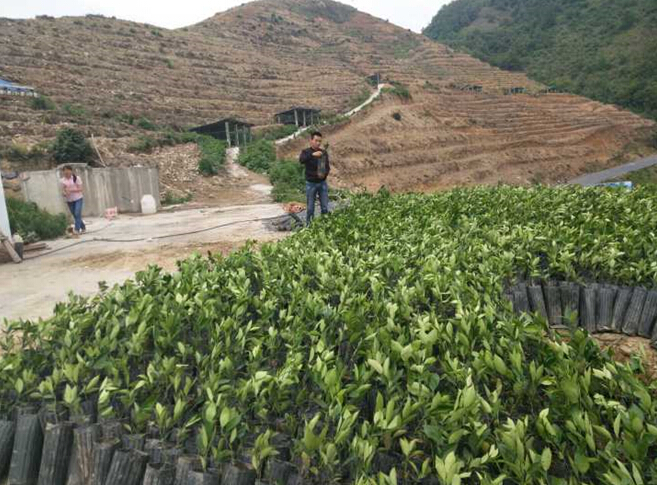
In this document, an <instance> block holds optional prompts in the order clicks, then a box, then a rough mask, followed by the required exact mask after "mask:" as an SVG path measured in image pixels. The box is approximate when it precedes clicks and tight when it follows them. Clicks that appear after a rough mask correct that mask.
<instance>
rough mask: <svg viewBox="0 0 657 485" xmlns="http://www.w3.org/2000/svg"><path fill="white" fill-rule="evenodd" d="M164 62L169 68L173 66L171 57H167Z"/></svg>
mask: <svg viewBox="0 0 657 485" xmlns="http://www.w3.org/2000/svg"><path fill="white" fill-rule="evenodd" d="M165 63H166V65H167V67H168V68H169V69H173V68H174V65H173V61H172V60H171V59H167V60H166V61H165Z"/></svg>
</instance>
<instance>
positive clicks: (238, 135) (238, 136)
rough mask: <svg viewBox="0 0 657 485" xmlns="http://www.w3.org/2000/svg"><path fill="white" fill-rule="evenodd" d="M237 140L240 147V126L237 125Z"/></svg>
mask: <svg viewBox="0 0 657 485" xmlns="http://www.w3.org/2000/svg"><path fill="white" fill-rule="evenodd" d="M235 138H236V139H237V142H236V143H235V145H236V146H240V125H238V124H235Z"/></svg>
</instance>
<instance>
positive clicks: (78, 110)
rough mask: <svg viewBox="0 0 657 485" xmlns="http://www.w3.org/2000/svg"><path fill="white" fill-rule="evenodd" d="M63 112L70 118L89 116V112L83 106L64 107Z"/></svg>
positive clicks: (69, 104) (68, 104)
mask: <svg viewBox="0 0 657 485" xmlns="http://www.w3.org/2000/svg"><path fill="white" fill-rule="evenodd" d="M62 111H63V112H64V113H65V114H67V115H69V116H84V115H86V114H87V110H86V109H84V107H83V106H80V105H77V104H71V103H66V104H65V105H64V106H62Z"/></svg>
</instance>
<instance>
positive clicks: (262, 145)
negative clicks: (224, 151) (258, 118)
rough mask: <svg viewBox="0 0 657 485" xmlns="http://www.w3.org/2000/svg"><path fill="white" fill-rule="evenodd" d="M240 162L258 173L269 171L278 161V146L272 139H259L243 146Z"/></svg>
mask: <svg viewBox="0 0 657 485" xmlns="http://www.w3.org/2000/svg"><path fill="white" fill-rule="evenodd" d="M237 161H238V163H239V164H240V165H243V166H244V167H246V168H248V169H249V170H253V171H254V172H258V173H268V172H269V167H270V166H271V165H272V164H273V163H274V162H275V161H276V148H275V147H274V144H273V143H272V142H271V141H268V140H258V141H256V142H254V143H251V144H250V145H248V146H247V147H246V148H243V149H242V150H241V152H240V156H239V158H238V160H237Z"/></svg>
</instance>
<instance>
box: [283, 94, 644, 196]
mask: <svg viewBox="0 0 657 485" xmlns="http://www.w3.org/2000/svg"><path fill="white" fill-rule="evenodd" d="M412 95H413V101H411V102H402V101H400V100H399V99H397V98H396V97H395V96H391V95H386V96H385V97H384V99H383V101H380V102H378V103H376V104H375V105H374V107H373V108H372V109H371V110H370V111H369V112H368V113H366V114H365V115H362V116H359V117H358V118H355V119H354V120H352V121H351V122H350V123H348V124H345V125H342V126H341V127H339V128H337V129H336V130H332V131H331V132H329V133H328V136H327V138H328V141H329V144H330V148H331V151H332V154H333V166H334V167H335V169H334V171H333V174H334V176H335V177H336V179H337V181H338V184H339V185H344V186H359V185H360V186H364V187H365V188H367V189H369V190H377V189H378V188H379V187H381V186H386V187H387V188H388V189H391V190H394V191H406V190H417V189H420V190H427V191H432V190H435V189H438V188H443V187H450V186H454V185H472V184H495V183H498V182H505V183H520V184H527V183H537V182H540V183H552V182H563V181H566V180H568V179H569V178H570V177H571V176H574V175H577V174H579V173H582V172H586V171H591V170H593V169H595V168H597V167H603V166H607V165H608V164H610V163H613V162H614V161H620V160H622V156H623V154H624V150H625V149H626V147H627V145H628V143H630V142H631V141H632V140H633V139H635V138H636V137H637V136H638V135H639V134H640V133H642V132H644V131H646V130H648V129H650V128H649V127H650V126H652V125H653V123H652V122H650V121H648V120H645V119H643V118H640V117H638V116H636V115H634V114H632V113H630V112H628V111H623V110H620V109H617V108H615V107H613V106H609V105H603V104H601V103H598V102H595V101H591V100H588V99H586V98H582V97H579V96H573V95H567V94H546V95H541V96H533V95H513V96H505V95H501V94H497V93H481V94H476V93H468V92H462V91H458V90H453V89H452V90H450V89H440V90H436V89H434V88H419V87H418V88H415V89H414V90H412ZM393 115H394V116H393ZM395 117H398V118H399V117H400V118H401V119H400V120H396V119H395ZM304 143H305V140H302V141H298V142H296V143H295V144H294V145H292V146H289V147H286V148H285V149H284V150H283V152H282V156H284V157H294V156H295V153H296V152H297V150H299V149H300V148H301V146H302V145H303V144H304Z"/></svg>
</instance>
